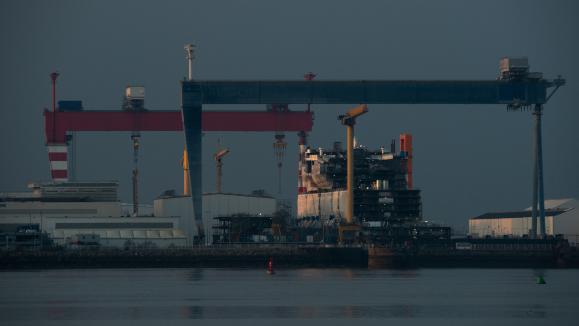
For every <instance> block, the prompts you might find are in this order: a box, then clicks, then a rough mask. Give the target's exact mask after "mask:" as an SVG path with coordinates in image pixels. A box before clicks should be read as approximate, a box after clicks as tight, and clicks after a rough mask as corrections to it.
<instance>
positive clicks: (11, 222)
mask: <svg viewBox="0 0 579 326" xmlns="http://www.w3.org/2000/svg"><path fill="white" fill-rule="evenodd" d="M29 188H30V189H31V190H32V191H30V192H22V193H2V194H0V233H2V234H4V238H5V239H8V240H9V239H13V238H16V236H13V235H18V233H19V232H30V231H37V232H39V233H45V234H46V235H47V236H48V237H49V238H50V239H51V240H52V241H53V242H54V243H55V244H58V245H70V244H73V243H76V244H78V243H79V241H80V240H79V239H86V238H88V237H89V236H90V238H91V243H93V244H98V245H100V246H105V247H123V246H127V245H129V246H145V245H146V246H154V247H160V248H163V247H168V246H171V245H172V246H184V245H186V244H187V243H188V238H187V236H186V233H185V232H184V230H182V228H181V227H180V223H181V221H180V219H179V218H177V217H163V216H131V215H130V213H129V212H128V211H126V209H124V208H123V204H122V203H121V202H120V201H119V200H118V195H117V190H118V184H117V183H116V182H71V183H50V184H30V185H29Z"/></svg>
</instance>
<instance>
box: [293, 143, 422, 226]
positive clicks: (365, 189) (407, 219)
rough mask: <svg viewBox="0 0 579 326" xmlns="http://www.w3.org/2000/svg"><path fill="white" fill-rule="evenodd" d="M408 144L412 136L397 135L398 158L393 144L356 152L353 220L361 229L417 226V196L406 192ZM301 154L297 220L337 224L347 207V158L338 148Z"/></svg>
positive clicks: (357, 148)
mask: <svg viewBox="0 0 579 326" xmlns="http://www.w3.org/2000/svg"><path fill="white" fill-rule="evenodd" d="M411 142H412V137H411V135H409V134H402V135H401V136H400V143H401V151H400V152H396V146H395V141H394V140H393V141H392V143H391V145H390V150H389V151H387V150H386V149H385V148H384V147H382V148H380V149H379V150H370V149H368V148H366V147H364V146H359V145H356V146H355V149H354V175H355V177H354V180H355V181H354V185H355V188H354V216H355V217H356V218H357V219H358V221H360V223H362V224H364V225H367V226H372V227H380V226H396V225H404V224H413V223H417V222H419V221H420V220H421V208H422V206H421V197H420V190H418V189H412V188H411V182H412V166H411V163H412V147H411ZM300 154H301V155H300V162H299V172H300V173H299V179H300V180H299V182H298V183H299V185H300V189H299V194H298V204H297V218H298V220H311V219H317V218H319V219H320V221H322V222H324V223H326V224H327V223H332V224H333V223H336V224H337V223H339V222H340V221H341V220H342V219H343V218H344V211H345V207H346V153H345V151H344V150H343V149H342V146H341V143H339V142H336V143H334V146H333V148H332V149H331V150H326V149H322V148H318V149H317V150H315V149H311V148H306V149H304V150H303V152H302V153H300Z"/></svg>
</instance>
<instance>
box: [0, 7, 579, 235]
mask: <svg viewBox="0 0 579 326" xmlns="http://www.w3.org/2000/svg"><path fill="white" fill-rule="evenodd" d="M577 17H579V3H578V2H577V1H460V0H458V1H311V0H310V1H296V0H294V1H287V0H286V1H271V0H269V1H215V0H212V1H164V2H160V1H155V2H153V1H91V2H88V1H2V2H0V44H1V46H2V49H1V51H0V62H1V64H2V77H1V78H0V82H1V85H0V86H1V87H0V126H1V128H0V139H1V142H0V153H2V154H1V156H0V157H1V158H0V191H18V190H25V189H26V184H27V182H29V181H43V180H44V181H47V180H49V164H48V157H47V152H46V149H45V147H44V135H43V129H42V110H43V108H45V107H49V106H50V100H51V92H50V78H49V76H48V75H49V73H50V72H52V71H54V70H57V71H59V72H60V73H61V76H60V78H59V81H58V100H62V99H78V100H82V101H83V103H84V106H85V108H87V109H117V108H119V109H120V105H121V98H122V95H123V90H124V87H125V86H126V85H129V84H142V85H145V87H146V107H147V108H149V109H158V110H161V109H166V110H175V109H178V108H179V97H180V94H179V80H181V79H182V78H183V77H184V76H185V74H186V63H185V58H184V51H183V45H184V44H185V43H195V44H196V45H197V58H196V60H195V65H194V74H195V77H196V78H199V79H222V78H226V79H301V78H302V76H303V74H304V73H305V72H307V71H313V72H315V73H316V74H317V75H318V78H319V79H489V80H492V79H495V78H496V77H497V74H498V63H499V59H500V58H501V57H502V56H509V55H510V56H520V55H524V56H528V57H529V61H530V64H531V69H532V70H533V71H540V72H543V73H544V74H545V77H546V78H554V77H556V76H557V75H558V74H561V75H563V77H565V78H566V79H567V82H568V84H567V85H566V86H564V87H563V88H562V89H561V90H560V91H559V92H558V93H557V94H556V95H555V96H554V97H553V98H552V100H551V101H550V102H549V103H548V104H547V105H546V107H545V115H544V125H543V126H544V129H543V132H544V167H545V196H546V198H563V197H575V198H578V197H579V188H578V185H579V144H578V141H579V128H577V126H578V125H579V113H578V110H577V106H576V104H573V100H572V98H573V94H579V86H578V85H579V84H577V83H576V80H579V63H578V61H579V46H578V41H577V40H578V39H579V19H578V18H577ZM348 107H349V106H348V105H331V106H322V105H316V106H313V109H314V111H315V121H314V124H315V125H314V130H313V132H312V133H311V135H310V138H309V141H310V144H311V145H312V146H314V147H319V146H321V147H329V146H331V145H332V142H333V141H335V140H344V139H345V134H344V129H343V127H341V126H340V124H339V123H338V121H337V120H336V116H337V115H338V113H341V112H343V111H344V110H346V109H347V108H348ZM237 108H239V109H255V110H262V109H264V106H243V107H241V106H239V107H235V108H233V107H226V106H213V107H208V109H237ZM292 109H296V110H298V109H303V106H297V105H296V106H294V107H292ZM369 110H370V113H369V114H367V115H366V116H364V117H362V118H360V119H359V124H358V125H357V126H358V128H357V139H358V142H359V143H361V144H363V145H366V146H368V147H370V148H378V147H379V146H381V145H386V146H387V145H388V144H389V143H390V139H392V138H398V135H399V134H400V133H401V132H410V133H412V134H413V135H414V148H415V153H414V158H415V159H414V161H415V166H414V171H415V186H416V187H417V188H420V189H422V194H423V207H424V209H423V213H424V216H425V218H427V219H432V220H435V221H440V222H445V223H448V224H452V225H456V226H460V227H464V226H465V225H466V221H467V219H468V218H469V217H472V216H476V215H479V214H482V213H484V212H487V211H499V210H517V209H522V208H525V207H528V206H530V202H531V194H532V193H531V186H532V183H531V172H532V161H531V158H532V143H531V141H532V123H533V121H532V116H531V113H530V112H507V111H506V108H505V107H503V106H500V105H476V106H464V105H420V106H419V105H371V106H370V107H369ZM77 139H78V148H77V149H78V150H77V162H78V163H77V176H78V178H79V179H80V180H103V179H104V180H111V179H114V180H118V181H119V182H120V185H121V196H122V198H121V199H122V200H123V201H129V200H130V193H131V183H130V178H131V169H132V159H131V153H132V151H131V142H130V135H129V134H123V133H114V134H100V133H83V134H79V135H78V137H77ZM218 139H221V143H222V144H223V145H225V146H227V147H229V148H230V149H231V154H230V155H229V156H228V157H226V159H225V163H224V190H225V191H229V192H240V193H247V192H250V191H251V190H253V189H259V188H263V189H265V190H266V191H268V192H270V193H272V194H275V193H276V192H277V181H276V180H277V177H276V176H277V173H276V164H275V160H274V154H273V148H272V142H273V140H274V137H273V134H272V133H261V134H250V133H219V134H218V133H207V134H205V136H204V141H203V145H204V157H205V158H204V179H203V182H204V191H214V190H215V177H214V175H215V166H214V162H213V159H212V153H213V152H214V150H215V148H216V146H217V140H218ZM287 141H288V151H287V154H286V161H285V163H284V164H285V165H284V177H283V190H284V194H283V196H284V197H285V198H287V199H290V200H292V201H295V195H296V186H297V178H296V175H297V137H296V135H295V134H293V133H292V134H288V137H287ZM183 143H184V137H183V135H182V134H181V133H146V134H144V135H143V137H142V142H141V165H140V171H141V173H140V175H141V186H142V187H141V191H140V193H141V198H142V201H143V202H150V201H152V200H153V199H154V198H155V197H156V196H157V195H159V194H160V193H161V192H162V191H163V190H166V189H176V190H178V191H179V192H180V191H182V170H181V168H180V165H179V160H180V158H181V150H182V148H183Z"/></svg>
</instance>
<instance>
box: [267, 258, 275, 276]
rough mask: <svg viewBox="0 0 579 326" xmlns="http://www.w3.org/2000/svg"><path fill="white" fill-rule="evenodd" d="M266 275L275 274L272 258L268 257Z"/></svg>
mask: <svg viewBox="0 0 579 326" xmlns="http://www.w3.org/2000/svg"><path fill="white" fill-rule="evenodd" d="M267 273H268V274H270V275H271V274H275V271H274V270H273V258H271V257H269V259H268V261H267Z"/></svg>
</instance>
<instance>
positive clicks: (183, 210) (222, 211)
mask: <svg viewBox="0 0 579 326" xmlns="http://www.w3.org/2000/svg"><path fill="white" fill-rule="evenodd" d="M153 206H154V209H153V210H154V215H155V216H168V217H176V218H179V219H180V220H181V223H182V227H183V229H186V230H190V232H191V234H193V235H194V236H196V235H197V234H196V230H195V226H194V224H195V221H194V218H193V215H194V213H193V203H192V201H191V197H190V196H177V195H175V194H174V192H168V193H165V194H163V195H161V196H160V197H158V198H157V199H155V200H154V202H153ZM276 207H277V201H276V199H275V198H273V197H270V196H268V195H266V194H265V193H263V192H259V191H257V192H253V194H251V195H243V194H232V193H205V194H203V227H204V229H205V230H204V231H205V241H206V243H207V244H211V243H213V228H214V227H215V226H217V225H218V219H217V218H224V217H234V216H256V217H262V216H263V217H272V216H273V215H274V213H275V211H276Z"/></svg>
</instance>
